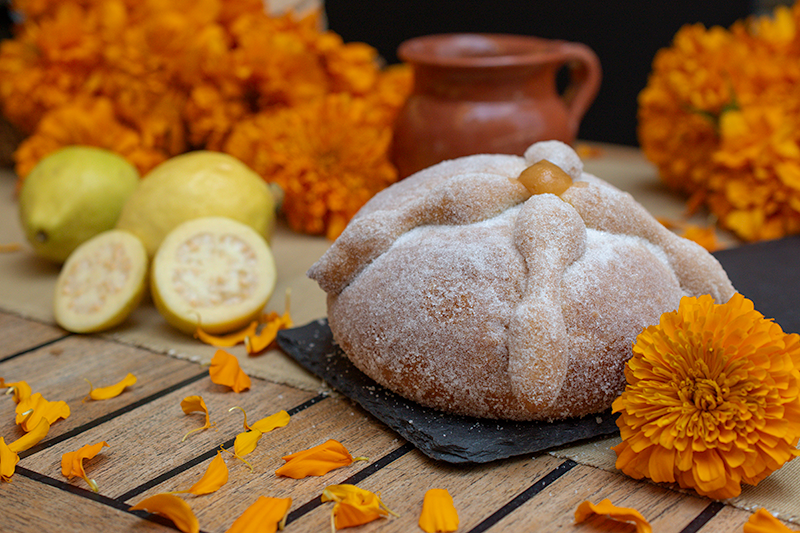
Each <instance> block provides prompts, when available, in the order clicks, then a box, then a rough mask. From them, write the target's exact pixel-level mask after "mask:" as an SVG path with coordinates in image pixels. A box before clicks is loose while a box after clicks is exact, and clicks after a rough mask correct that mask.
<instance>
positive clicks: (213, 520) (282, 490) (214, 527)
mask: <svg viewBox="0 0 800 533" xmlns="http://www.w3.org/2000/svg"><path fill="white" fill-rule="evenodd" d="M259 416H260V415H259ZM248 418H249V417H248ZM239 428H241V426H239ZM236 431H239V429H238V428H237V429H236ZM220 433H222V432H220ZM222 436H223V435H220V437H222ZM232 436H234V435H233V433H226V434H224V437H225V438H230V437H232ZM329 438H330V439H336V440H338V441H340V442H341V443H342V444H344V446H345V447H346V448H347V449H348V450H349V451H350V452H351V453H352V454H353V455H354V456H359V455H363V456H367V457H369V459H370V461H357V462H354V463H353V464H351V465H350V466H347V467H343V468H339V469H337V470H334V471H332V472H330V473H328V474H327V475H325V476H321V477H308V478H305V479H299V480H296V479H290V478H285V477H278V476H276V475H275V470H276V469H277V468H278V467H280V466H281V465H283V464H284V461H283V460H281V457H282V456H283V455H286V454H288V453H292V452H297V451H300V450H303V449H307V448H309V447H311V446H315V445H317V444H321V443H322V442H324V441H326V440H328V439H329ZM403 444H404V442H403V441H402V440H400V439H399V438H398V437H397V435H396V434H394V433H393V432H391V431H390V430H388V429H387V428H386V427H385V426H384V425H383V424H380V423H378V422H377V421H375V420H374V418H372V417H371V416H370V415H368V414H367V413H365V412H364V411H362V410H361V409H360V408H358V407H355V406H353V405H351V404H350V403H349V402H346V401H343V400H337V399H327V400H325V401H323V402H320V403H318V404H316V405H314V406H312V407H310V408H308V409H306V410H304V411H302V412H300V413H298V414H297V415H295V416H293V417H292V420H291V422H290V423H289V425H288V426H286V427H285V428H281V429H278V430H275V431H274V432H272V433H268V434H266V435H264V436H263V437H262V438H261V440H260V441H259V443H258V447H257V448H256V450H255V451H254V452H253V453H251V454H250V455H248V456H247V457H246V458H247V460H248V461H249V462H250V463H251V464H252V465H253V471H250V470H249V469H248V467H247V466H246V465H244V464H243V463H242V462H241V461H239V460H237V459H234V458H232V457H231V456H230V455H229V454H226V455H225V462H226V464H227V465H228V468H229V479H228V482H227V484H225V485H224V486H223V487H222V488H221V489H220V490H218V491H217V492H216V493H214V494H211V495H206V496H192V495H184V496H183V497H185V498H186V500H187V502H189V504H190V505H191V506H192V509H193V510H194V512H195V514H196V515H197V517H198V519H199V520H200V527H201V529H202V530H203V531H206V532H209V533H215V532H224V531H226V530H227V529H228V528H229V527H230V525H231V524H232V523H233V521H234V520H235V519H236V518H237V517H238V516H239V515H240V514H241V513H243V512H244V510H245V509H246V508H247V507H248V506H250V505H251V504H252V503H253V502H254V501H255V500H256V499H257V498H258V497H259V496H272V497H278V498H286V497H290V498H292V500H293V505H292V508H293V509H295V508H297V507H298V506H300V505H303V504H305V503H306V502H308V501H310V500H315V499H317V498H318V497H319V496H320V494H322V489H323V488H324V487H325V486H327V485H330V484H334V483H342V482H343V481H344V480H346V479H348V478H349V477H350V476H353V475H358V474H359V473H360V472H361V471H362V470H364V469H366V468H370V465H371V464H372V463H374V462H375V461H377V460H379V459H380V457H381V456H383V455H385V454H387V453H389V452H391V451H392V450H395V449H397V448H398V447H400V446H402V445H403ZM212 447H213V445H212ZM210 461H211V459H208V460H206V461H204V462H203V463H201V464H199V465H197V466H196V467H194V468H192V469H190V470H187V471H185V472H182V473H180V474H178V475H176V476H175V477H173V478H171V479H169V480H168V481H165V482H164V483H162V484H160V485H159V486H156V487H153V488H152V489H150V490H148V491H146V492H144V493H142V494H140V495H137V496H135V497H132V498H130V499H129V500H128V503H131V504H134V503H136V502H138V501H141V500H142V499H144V498H145V497H147V496H151V495H153V494H156V493H158V492H167V491H173V490H185V489H188V488H189V487H190V486H191V485H193V484H194V483H195V482H196V481H197V480H198V479H199V478H200V477H201V476H202V474H203V473H204V472H205V470H206V468H207V467H208V464H209V462H210ZM99 481H100V480H99V479H98V482H99ZM101 490H103V489H102V485H101ZM291 530H295V531H304V529H303V528H302V527H300V528H297V527H295V526H292V528H291V529H290V531H291ZM327 530H328V528H327V525H326V527H325V528H323V531H327Z"/></svg>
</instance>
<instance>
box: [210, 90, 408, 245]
mask: <svg viewBox="0 0 800 533" xmlns="http://www.w3.org/2000/svg"><path fill="white" fill-rule="evenodd" d="M374 109H375V108H374V104H373V103H372V102H370V101H368V100H367V99H364V98H353V97H351V96H349V95H347V94H333V95H328V96H325V97H323V98H318V99H316V100H313V101H310V102H308V103H305V104H302V105H297V106H294V107H292V108H291V109H282V110H279V111H276V112H272V113H261V114H258V115H256V116H255V117H253V118H252V119H250V120H245V121H242V122H240V123H239V124H237V125H236V126H235V128H234V130H233V131H232V133H231V135H230V137H229V138H228V141H227V143H226V144H225V147H224V151H226V152H228V153H230V154H231V155H233V156H235V157H237V158H239V159H241V160H242V161H244V162H245V163H247V164H248V165H249V166H250V167H251V168H253V169H254V170H255V171H256V172H258V173H259V174H260V175H261V176H263V177H264V179H266V180H267V181H269V182H274V183H276V184H278V185H279V186H280V187H281V188H282V189H283V191H284V192H285V198H284V203H283V211H284V213H285V215H286V218H287V221H288V222H289V225H290V226H291V227H292V228H293V229H294V230H295V231H301V232H304V233H310V234H324V235H326V236H327V237H329V238H330V239H334V238H336V237H337V236H338V235H339V234H340V233H341V232H342V231H343V230H344V227H345V226H346V225H347V223H348V222H349V221H350V219H351V218H352V217H353V215H355V213H356V211H358V210H359V209H360V208H361V206H363V205H364V204H365V203H366V202H367V200H369V199H370V198H371V197H372V196H373V195H375V194H376V193H377V192H379V191H380V190H382V189H384V188H385V187H387V186H388V185H390V184H391V183H393V182H394V181H396V180H397V170H396V169H395V167H394V166H393V165H392V164H391V163H390V161H389V159H388V148H389V142H390V140H391V135H392V131H391V128H390V127H389V126H388V125H378V124H376V122H375V118H374V115H373V111H374Z"/></svg>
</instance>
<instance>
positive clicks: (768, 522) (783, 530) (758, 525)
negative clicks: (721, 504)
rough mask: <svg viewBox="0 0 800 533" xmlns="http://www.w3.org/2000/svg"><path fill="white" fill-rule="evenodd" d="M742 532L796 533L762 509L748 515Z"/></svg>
mask: <svg viewBox="0 0 800 533" xmlns="http://www.w3.org/2000/svg"><path fill="white" fill-rule="evenodd" d="M742 530H743V531H744V533H796V531H795V530H792V529H789V528H788V527H786V526H785V525H784V524H783V522H781V521H780V520H778V519H777V518H775V517H774V516H772V514H771V513H770V512H769V511H767V510H766V509H764V508H763V507H762V508H761V509H759V510H758V511H756V512H755V513H753V514H751V515H750V518H749V519H748V520H747V523H745V525H744V527H743V528H742Z"/></svg>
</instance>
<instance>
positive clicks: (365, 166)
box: [0, 0, 411, 238]
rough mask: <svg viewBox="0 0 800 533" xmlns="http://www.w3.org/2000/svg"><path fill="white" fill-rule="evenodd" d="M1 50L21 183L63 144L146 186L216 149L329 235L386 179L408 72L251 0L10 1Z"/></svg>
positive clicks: (2, 104)
mask: <svg viewBox="0 0 800 533" xmlns="http://www.w3.org/2000/svg"><path fill="white" fill-rule="evenodd" d="M12 8H13V9H14V10H15V11H17V12H18V13H20V14H21V15H22V18H23V20H24V22H23V23H22V24H21V25H20V26H19V27H18V28H17V35H16V37H15V38H14V39H12V40H7V41H5V42H3V43H2V45H0V111H1V112H2V113H3V114H4V115H5V116H6V117H7V119H8V120H9V121H10V122H12V123H14V124H15V125H17V126H18V127H19V128H20V129H22V130H23V131H24V132H25V133H26V134H28V135H29V137H28V138H27V139H26V140H25V141H23V143H22V144H21V145H20V147H19V148H18V150H17V152H16V153H15V160H16V162H17V168H16V170H17V173H18V175H20V176H21V177H24V176H25V175H26V174H27V173H28V172H29V171H30V170H31V169H32V168H33V166H35V164H36V162H38V161H39V160H40V159H41V158H42V157H44V156H45V155H47V154H48V153H50V152H52V151H54V150H55V149H57V148H60V147H62V146H65V145H69V144H84V145H94V146H100V147H103V148H107V149H110V150H113V151H115V152H117V153H120V154H121V155H123V156H124V157H126V158H127V159H128V160H129V161H131V162H132V163H133V164H135V165H136V166H137V168H138V169H139V171H140V172H141V173H142V175H144V174H146V173H147V171H148V170H150V169H151V168H153V167H154V166H155V165H157V164H158V163H160V162H161V161H163V160H165V159H167V158H169V157H172V156H174V155H177V154H180V153H182V152H185V151H187V150H191V149H199V148H204V149H208V150H216V151H226V152H229V153H231V154H233V155H235V156H237V157H239V158H240V159H241V160H242V161H244V162H245V163H246V164H248V165H250V166H251V167H252V168H254V169H256V170H257V171H258V172H259V173H260V174H261V175H262V176H263V177H264V179H265V180H267V181H269V182H274V183H277V184H279V185H280V186H281V187H282V188H283V189H284V190H285V193H286V196H285V204H284V208H285V212H286V214H287V218H288V221H289V223H290V225H291V227H292V228H294V229H296V230H299V231H304V232H308V233H315V234H326V235H328V236H329V237H331V238H333V237H336V236H337V235H338V234H339V232H341V230H342V229H343V228H344V225H345V224H346V222H347V221H348V220H349V219H350V217H352V215H353V214H354V213H355V211H356V210H357V209H358V208H359V207H360V206H361V205H363V204H364V203H365V202H366V200H367V199H369V198H370V197H371V196H372V195H373V194H374V193H375V192H377V191H379V190H380V189H382V188H383V187H385V186H386V185H388V184H390V183H392V182H393V181H395V180H396V179H397V172H396V170H395V168H394V167H393V165H392V164H391V163H390V162H389V160H388V146H389V141H390V137H391V127H392V123H393V121H394V118H395V115H396V113H397V111H398V110H399V107H400V106H401V105H402V103H403V102H404V101H405V98H406V96H407V95H408V93H409V92H410V89H411V72H410V69H409V68H407V67H406V66H399V67H392V68H388V69H382V68H381V64H380V60H379V58H378V57H377V52H376V51H375V50H374V49H373V48H372V47H370V46H368V45H365V44H362V43H348V44H346V43H343V42H342V39H341V38H340V37H339V36H338V35H336V34H335V33H333V32H329V31H321V30H320V22H319V17H318V16H317V14H312V15H309V16H306V17H304V18H298V17H296V16H295V15H293V14H291V13H287V14H284V15H280V16H273V15H270V14H268V13H267V11H266V10H265V9H266V8H265V5H264V2H263V1H262V0H199V1H194V0H192V1H189V0H177V1H174V2H157V1H153V0H145V1H143V2H132V1H130V0H67V1H60V0H59V1H56V0H37V1H33V0H14V1H13V2H12Z"/></svg>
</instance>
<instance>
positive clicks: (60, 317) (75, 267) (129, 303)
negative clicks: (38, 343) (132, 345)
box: [54, 230, 148, 333]
mask: <svg viewBox="0 0 800 533" xmlns="http://www.w3.org/2000/svg"><path fill="white" fill-rule="evenodd" d="M147 267H148V258H147V252H146V251H145V249H144V245H143V244H142V241H140V240H139V238H138V237H136V236H135V235H133V234H131V233H128V232H127V231H122V230H109V231H104V232H103V233H100V234H99V235H95V236H94V237H92V238H91V239H89V240H88V241H86V242H84V243H83V244H81V245H80V246H78V248H76V249H75V251H74V252H72V254H70V256H69V258H67V261H66V262H65V263H64V266H63V267H62V268H61V272H60V273H59V275H58V281H57V282H56V290H55V297H54V313H55V319H56V323H57V324H58V325H59V326H61V327H62V328H64V329H66V330H67V331H72V332H74V333H92V332H95V331H102V330H105V329H108V328H111V327H113V326H116V325H117V324H120V323H121V322H122V321H123V320H125V318H127V317H128V315H129V314H130V313H131V312H132V311H133V310H134V309H135V308H136V307H137V306H138V305H139V302H141V300H142V297H143V296H144V291H145V287H146V285H147V284H146V279H147Z"/></svg>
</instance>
